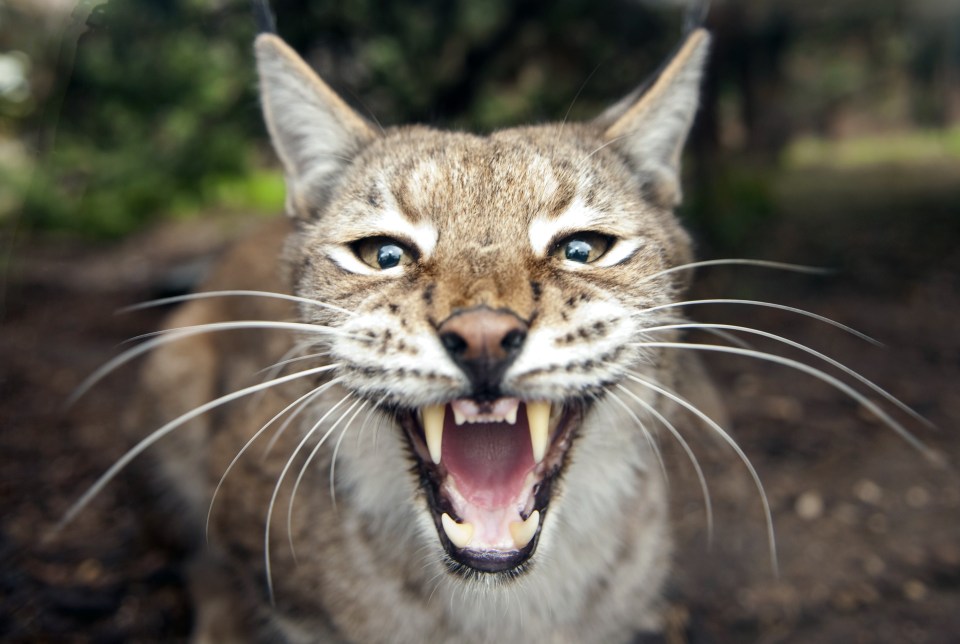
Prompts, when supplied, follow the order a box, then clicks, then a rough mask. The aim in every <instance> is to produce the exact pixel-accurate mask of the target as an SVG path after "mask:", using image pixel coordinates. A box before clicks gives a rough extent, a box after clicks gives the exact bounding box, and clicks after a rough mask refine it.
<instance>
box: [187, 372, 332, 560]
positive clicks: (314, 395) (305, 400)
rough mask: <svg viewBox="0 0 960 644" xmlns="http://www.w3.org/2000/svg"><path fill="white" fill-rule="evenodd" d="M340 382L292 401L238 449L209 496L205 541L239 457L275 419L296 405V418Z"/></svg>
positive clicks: (323, 385) (330, 382)
mask: <svg viewBox="0 0 960 644" xmlns="http://www.w3.org/2000/svg"><path fill="white" fill-rule="evenodd" d="M327 366H328V367H330V368H334V367H338V366H339V365H338V364H336V365H327ZM340 380H341V378H335V379H333V380H331V381H329V382H325V383H323V384H322V385H320V386H319V387H316V388H315V389H311V390H310V391H308V392H307V393H305V394H304V395H302V396H300V397H299V398H297V399H296V400H294V401H293V402H292V403H290V404H289V405H287V406H286V407H284V408H283V409H282V410H281V411H280V413H278V414H277V415H276V416H274V417H273V418H271V419H270V420H268V421H267V422H266V423H265V424H264V425H263V427H261V428H260V429H258V430H257V431H256V433H255V434H254V435H253V436H251V437H250V439H249V440H248V441H247V442H246V443H244V445H243V447H241V448H240V451H238V452H237V454H236V456H234V457H233V460H231V461H230V464H229V465H227V468H226V469H225V470H224V471H223V474H222V475H221V476H220V480H219V481H218V482H217V486H216V487H215V488H214V490H213V494H212V495H210V506H209V507H208V508H207V521H206V524H205V526H204V536H205V537H206V539H207V540H208V541H209V539H210V518H211V516H213V504H214V501H216V499H217V494H218V493H219V492H220V488H221V487H222V486H223V482H224V481H226V480H227V476H228V475H229V474H230V472H231V471H232V470H233V467H234V466H235V465H236V464H237V462H238V461H239V460H240V457H241V456H243V455H244V453H245V452H246V451H247V449H248V448H249V447H250V446H251V445H253V444H254V443H255V442H256V440H257V439H258V438H259V437H260V436H261V435H262V434H263V433H264V432H265V431H267V428H269V427H270V425H272V424H273V423H275V422H276V421H277V419H279V418H280V417H281V416H283V415H284V414H286V413H287V412H288V411H290V410H291V409H292V408H293V407H294V406H296V405H298V404H299V405H300V407H299V408H298V409H297V410H296V412H295V413H293V414H291V416H290V420H292V419H293V418H295V417H296V415H297V414H299V413H300V412H301V411H302V410H303V408H304V407H306V406H307V405H308V404H310V402H311V401H312V400H314V399H315V398H317V397H318V396H320V395H321V394H322V393H323V392H324V391H326V390H327V389H329V388H330V387H331V386H333V385H335V384H336V383H337V382H339V381H340Z"/></svg>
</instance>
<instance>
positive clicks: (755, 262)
mask: <svg viewBox="0 0 960 644" xmlns="http://www.w3.org/2000/svg"><path fill="white" fill-rule="evenodd" d="M704 266H755V267H759V268H772V269H775V270H781V271H790V272H793V273H806V274H807V275H829V274H830V273H832V272H833V271H832V270H830V269H828V268H819V267H816V266H803V265H802V264H787V263H785V262H771V261H767V260H763V259H741V258H732V259H708V260H705V261H702V262H690V263H688V264H681V265H679V266H673V267H671V268H667V269H664V270H662V271H657V272H656V273H651V274H650V275H644V276H643V277H642V278H641V280H640V281H641V283H642V282H646V281H649V280H654V279H656V278H658V277H662V276H664V275H669V274H670V273H676V272H678V271H689V270H693V269H696V268H701V267H704Z"/></svg>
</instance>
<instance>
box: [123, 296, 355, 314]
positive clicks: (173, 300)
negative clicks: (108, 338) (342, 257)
mask: <svg viewBox="0 0 960 644" xmlns="http://www.w3.org/2000/svg"><path fill="white" fill-rule="evenodd" d="M214 297H265V298H273V299H277V300H287V301H289V302H298V303H300V304H310V305H312V306H318V307H321V308H324V309H330V310H331V311H337V312H338V313H345V314H347V315H354V312H353V311H348V310H347V309H343V308H340V307H339V306H334V305H333V304H327V303H326V302H321V301H319V300H313V299H310V298H307V297H299V296H297V295H288V294H286V293H274V292H272V291H245V290H234V291H203V292H200V293H189V294H187V295H175V296H173V297H163V298H160V299H156V300H150V301H148V302H140V303H138V304H132V305H130V306H125V307H123V308H122V309H120V310H119V311H117V312H118V313H128V312H131V311H139V310H142V309H148V308H152V307H155V306H165V305H167V304H177V303H180V302H189V301H191V300H203V299H208V298H214Z"/></svg>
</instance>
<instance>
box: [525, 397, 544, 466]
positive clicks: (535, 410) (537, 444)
mask: <svg viewBox="0 0 960 644" xmlns="http://www.w3.org/2000/svg"><path fill="white" fill-rule="evenodd" d="M527 421H529V423H530V444H531V445H532V446H533V460H535V461H536V462H537V463H539V462H540V461H542V460H543V457H544V456H545V455H546V453H547V446H548V444H549V428H550V425H549V423H550V403H548V402H543V401H538V402H528V403H527Z"/></svg>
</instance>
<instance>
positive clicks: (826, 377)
mask: <svg viewBox="0 0 960 644" xmlns="http://www.w3.org/2000/svg"><path fill="white" fill-rule="evenodd" d="M642 344H643V346H645V347H650V348H657V347H659V348H662V349H690V350H693V351H716V352H718V353H728V354H732V355H741V356H746V357H749V358H757V359H759V360H766V361H767V362H774V363H777V364H781V365H784V366H786V367H791V368H793V369H796V370H797V371H802V372H804V373H806V374H809V375H811V376H813V377H814V378H816V379H817V380H820V381H822V382H825V383H827V384H828V385H830V386H832V387H833V388H835V389H837V390H838V391H840V392H842V393H844V394H846V395H847V396H849V397H850V398H852V399H853V400H854V401H856V402H857V403H859V404H860V405H862V406H863V407H865V408H867V409H868V410H870V411H871V412H872V413H873V414H874V415H875V416H876V417H877V418H879V419H880V420H882V421H883V422H884V424H886V425H887V427H889V428H890V429H892V430H893V431H894V432H896V433H897V435H899V436H900V437H901V438H903V440H905V441H906V442H907V443H909V444H910V445H911V446H912V447H913V448H914V449H916V450H917V451H918V452H920V453H921V454H923V455H924V456H925V457H926V458H927V459H928V460H929V461H930V462H932V463H936V464H942V461H943V459H942V458H941V457H940V456H939V455H937V453H936V452H934V451H933V450H931V449H930V448H928V447H927V446H926V445H924V444H923V443H922V442H921V441H920V440H919V439H918V438H917V437H916V436H914V435H913V434H912V433H910V431H909V430H907V428H905V427H904V426H903V425H901V424H900V423H899V422H897V421H896V420H895V419H893V418H891V417H890V415H889V414H887V412H885V411H883V410H882V409H880V407H878V406H877V405H876V404H875V403H874V402H873V401H871V400H870V399H869V398H867V397H866V396H864V395H863V394H861V393H860V392H858V391H857V390H855V389H853V388H852V387H850V385H848V384H846V383H845V382H843V381H841V380H838V379H837V378H835V377H833V376H831V375H830V374H828V373H826V372H824V371H822V370H821V369H817V368H816V367H811V366H810V365H808V364H804V363H803V362H799V361H797V360H792V359H790V358H784V357H782V356H778V355H775V354H771V353H764V352H762V351H753V350H752V349H741V348H739V347H722V346H719V345H716V344H693V343H686V342H643V343H642Z"/></svg>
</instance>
